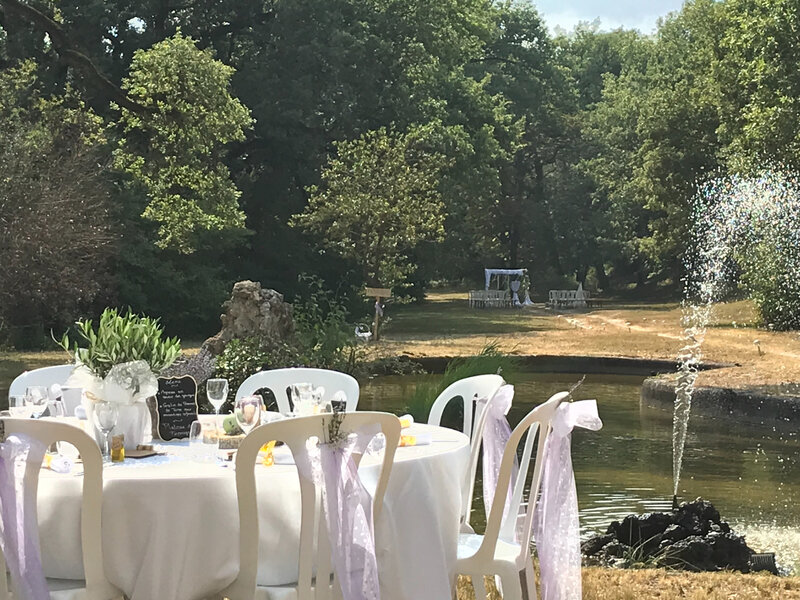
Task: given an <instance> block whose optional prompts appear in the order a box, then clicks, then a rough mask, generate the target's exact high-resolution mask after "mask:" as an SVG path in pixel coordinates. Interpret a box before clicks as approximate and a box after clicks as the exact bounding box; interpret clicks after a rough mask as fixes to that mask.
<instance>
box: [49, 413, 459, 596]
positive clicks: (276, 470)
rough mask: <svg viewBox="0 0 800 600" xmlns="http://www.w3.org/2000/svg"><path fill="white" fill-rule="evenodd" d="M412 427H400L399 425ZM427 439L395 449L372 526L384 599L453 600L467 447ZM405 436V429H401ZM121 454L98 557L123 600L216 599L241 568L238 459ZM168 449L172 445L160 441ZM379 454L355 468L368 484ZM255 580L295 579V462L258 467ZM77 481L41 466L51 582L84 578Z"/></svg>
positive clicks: (435, 430)
mask: <svg viewBox="0 0 800 600" xmlns="http://www.w3.org/2000/svg"><path fill="white" fill-rule="evenodd" d="M406 431H407V430H406ZM412 431H413V432H418V433H421V432H429V433H430V434H431V438H432V443H431V444H429V445H423V446H414V447H405V448H398V449H397V454H396V456H395V461H394V464H393V466H392V473H391V476H390V479H389V485H388V488H387V491H386V496H385V498H384V506H383V511H382V513H381V515H380V517H379V519H378V522H377V523H376V525H375V531H376V550H377V555H378V567H379V570H380V579H381V597H382V599H383V600H425V599H430V600H441V599H442V598H450V597H452V592H451V584H452V582H453V580H454V568H455V560H456V556H455V554H456V545H457V541H458V529H459V515H460V513H461V492H460V486H461V479H462V476H463V473H465V471H466V467H467V462H468V460H469V440H468V438H467V437H466V436H465V435H464V434H462V433H461V432H458V431H454V430H451V429H445V428H441V427H433V426H430V425H421V424H415V425H413V426H412ZM404 433H405V431H404ZM181 445H182V444H177V445H176V446H177V449H176V450H175V452H176V453H177V454H178V455H171V454H168V455H166V456H157V457H151V458H146V459H138V460H136V459H126V461H125V462H124V463H121V464H114V465H109V466H107V468H105V469H104V472H103V478H104V482H103V552H104V563H105V570H106V575H107V577H108V579H109V580H110V581H111V582H112V583H113V584H114V585H116V586H117V587H119V588H120V589H121V590H122V591H123V592H125V594H126V595H127V596H128V598H130V600H157V599H162V598H164V599H165V598H170V599H172V600H193V599H201V598H205V597H206V596H208V595H210V594H213V593H215V592H219V591H221V590H222V589H224V588H225V587H226V586H227V585H228V584H230V583H231V582H232V581H233V579H234V578H235V577H236V575H237V573H238V568H239V517H238V505H237V500H236V485H235V472H234V469H233V463H227V466H224V467H223V466H220V464H202V463H196V462H193V461H191V460H190V459H189V458H188V457H187V456H186V452H185V450H184V451H183V456H180V453H181V450H180V446H181ZM165 447H166V449H167V451H168V452H170V451H171V450H170V449H171V448H172V446H171V445H167V444H165ZM380 460H381V458H380V456H378V455H371V454H367V455H365V456H364V458H363V460H362V464H361V467H360V469H359V472H360V474H361V477H362V480H363V481H364V484H365V485H366V486H367V488H368V489H374V486H375V485H376V480H377V475H378V472H379V468H380ZM256 469H257V471H256V472H257V487H258V503H259V528H260V546H259V575H258V582H259V584H260V585H279V584H285V583H291V582H293V581H296V579H297V556H298V551H299V550H298V549H299V545H298V543H299V542H298V540H299V529H300V487H299V483H298V479H297V477H298V476H297V469H296V468H295V467H294V465H285V464H275V465H272V466H269V467H267V466H263V465H258V466H257V467H256ZM80 494H81V478H80V476H76V475H75V474H61V475H60V474H56V473H52V472H49V471H43V472H42V476H41V479H40V484H39V498H38V511H39V523H40V539H41V543H42V559H43V563H44V567H45V574H46V575H47V576H48V577H56V578H66V579H80V578H83V565H82V559H81V552H80V530H79V527H80Z"/></svg>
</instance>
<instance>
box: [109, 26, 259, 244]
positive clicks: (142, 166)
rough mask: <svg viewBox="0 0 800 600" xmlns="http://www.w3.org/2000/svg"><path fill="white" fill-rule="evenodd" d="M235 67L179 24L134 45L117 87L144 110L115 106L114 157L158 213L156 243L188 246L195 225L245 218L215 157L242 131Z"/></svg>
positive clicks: (224, 224) (224, 225)
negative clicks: (157, 38)
mask: <svg viewBox="0 0 800 600" xmlns="http://www.w3.org/2000/svg"><path fill="white" fill-rule="evenodd" d="M233 73H234V69H233V68H231V67H229V66H227V65H225V64H223V63H222V62H220V61H218V60H215V59H214V58H213V56H212V53H211V52H209V51H207V50H199V49H198V48H197V47H196V46H195V42H194V41H193V40H192V39H190V38H188V37H185V36H183V35H181V33H180V32H178V33H176V34H175V35H174V36H173V37H171V38H169V39H166V40H164V41H162V42H159V43H157V44H155V45H154V46H153V47H152V48H150V49H148V50H137V51H136V53H135V54H134V57H133V62H132V63H131V66H130V73H129V74H128V77H127V78H126V79H125V80H124V81H123V84H122V87H123V89H124V90H126V91H127V92H128V94H129V96H130V97H131V98H132V99H134V100H135V101H136V102H138V103H139V104H140V105H142V106H144V107H145V109H146V110H143V111H137V112H133V111H131V110H128V109H126V108H123V109H122V111H121V124H122V133H123V138H122V139H121V141H120V146H119V148H118V149H117V151H116V152H115V155H114V157H115V165H116V167H117V168H118V169H121V170H122V171H125V172H126V173H128V174H129V175H130V176H131V177H132V178H133V180H134V181H136V182H137V183H138V184H140V185H142V186H143V187H144V189H145V190H146V191H147V194H148V196H149V198H150V203H149V204H148V206H147V207H146V208H145V210H144V212H143V213H142V216H143V217H145V218H147V219H151V220H153V221H156V222H157V223H159V224H160V227H159V231H158V233H159V245H161V246H163V247H174V248H177V249H178V250H180V251H182V252H191V251H192V250H193V249H194V242H193V234H194V233H195V232H196V231H204V230H205V231H220V230H224V229H229V228H241V227H243V226H244V215H243V214H242V212H241V211H240V210H239V205H238V199H239V196H240V192H239V191H238V190H237V189H236V186H235V185H234V184H233V182H232V181H231V179H230V173H229V171H228V167H227V166H226V165H225V164H223V163H222V161H221V160H220V151H221V148H222V146H223V145H224V144H227V143H229V142H232V141H240V140H243V139H244V130H245V129H246V128H248V127H249V126H250V124H251V118H250V114H249V111H248V109H247V108H246V107H245V106H244V105H243V104H242V103H241V102H239V100H237V99H235V98H233V97H232V96H231V94H230V90H229V87H230V78H231V76H232V75H233Z"/></svg>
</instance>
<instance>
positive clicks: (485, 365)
mask: <svg viewBox="0 0 800 600" xmlns="http://www.w3.org/2000/svg"><path fill="white" fill-rule="evenodd" d="M518 370H519V362H518V360H517V359H516V358H515V357H513V356H510V355H508V354H505V353H503V352H502V351H501V350H500V349H499V347H498V345H497V343H496V342H491V343H488V344H486V345H485V346H484V347H483V348H482V349H481V351H480V353H479V354H477V355H475V356H469V357H466V358H454V359H453V360H451V361H450V362H449V363H448V364H447V367H446V368H445V370H444V375H442V378H441V379H440V380H439V381H438V382H436V383H433V382H429V381H425V382H421V383H419V384H418V385H417V387H416V388H415V389H414V393H413V394H412V396H411V398H409V400H408V404H407V405H406V411H407V412H408V413H409V414H411V415H413V417H414V419H415V420H418V421H425V420H426V419H427V418H428V414H429V413H430V412H431V406H433V403H434V401H435V400H436V398H437V396H438V395H439V394H441V393H442V392H443V391H444V390H445V389H446V388H447V386H449V385H450V384H452V383H455V382H456V381H458V380H459V379H464V378H465V377H472V376H474V375H490V374H494V373H496V374H498V375H502V376H503V378H504V379H505V380H506V381H511V380H513V378H514V374H515V373H516V372H517V371H518Z"/></svg>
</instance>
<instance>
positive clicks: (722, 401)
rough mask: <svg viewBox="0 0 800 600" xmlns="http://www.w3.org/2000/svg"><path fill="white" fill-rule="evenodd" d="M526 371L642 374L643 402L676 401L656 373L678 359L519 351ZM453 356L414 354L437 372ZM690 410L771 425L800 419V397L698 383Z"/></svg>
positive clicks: (670, 385)
mask: <svg viewBox="0 0 800 600" xmlns="http://www.w3.org/2000/svg"><path fill="white" fill-rule="evenodd" d="M516 357H517V358H518V359H519V360H520V363H521V366H522V368H523V369H524V370H526V371H528V372H533V373H542V372H553V373H573V374H584V373H586V374H613V375H641V376H645V377H647V379H645V380H644V382H643V383H642V391H641V402H642V404H643V405H644V406H648V407H651V408H658V409H671V408H672V406H673V404H674V403H675V380H674V379H667V378H664V377H653V376H654V375H663V374H667V373H675V372H676V371H677V368H678V364H677V362H675V361H671V360H663V359H644V358H628V357H615V356H558V355H549V354H532V355H521V356H520V355H517V356H516ZM453 358H456V357H452V356H434V357H424V358H413V359H411V360H414V361H415V362H417V363H419V364H421V365H422V367H423V368H424V369H425V370H427V371H429V372H433V373H442V372H444V369H445V367H446V366H447V363H448V362H450V361H451V360H452V359H453ZM729 366H733V365H728V364H719V363H704V364H703V365H702V366H701V367H700V369H701V370H708V369H718V368H722V367H729ZM692 413H693V414H698V415H704V416H708V417H725V418H731V417H733V418H736V419H741V420H742V421H744V422H747V423H758V424H763V423H769V424H773V425H780V424H784V425H786V424H788V425H791V424H793V423H797V422H800V397H793V396H776V395H773V394H767V393H764V392H759V391H758V390H752V389H750V390H748V389H732V388H723V387H699V388H697V389H696V390H695V391H694V396H693V398H692Z"/></svg>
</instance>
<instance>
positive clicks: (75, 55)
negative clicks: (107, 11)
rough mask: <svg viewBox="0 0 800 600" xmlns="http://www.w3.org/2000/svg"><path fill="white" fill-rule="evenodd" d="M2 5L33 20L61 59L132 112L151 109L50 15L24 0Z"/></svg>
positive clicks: (1, 2)
mask: <svg viewBox="0 0 800 600" xmlns="http://www.w3.org/2000/svg"><path fill="white" fill-rule="evenodd" d="M0 8H4V9H5V10H6V11H7V12H8V13H14V14H16V15H17V16H18V17H20V18H21V19H23V20H25V21H29V22H31V23H33V25H34V26H35V27H37V28H38V29H41V30H42V31H45V32H46V33H47V35H48V36H49V37H50V42H51V43H52V44H53V48H54V49H55V51H56V52H57V53H58V55H59V57H60V58H61V60H62V61H63V62H64V63H66V64H67V65H69V66H71V67H74V68H75V69H77V70H78V71H80V72H81V73H82V74H83V76H84V78H85V80H86V81H87V83H89V84H90V85H92V86H93V87H94V88H96V89H98V90H100V91H102V92H103V93H104V94H106V95H107V96H109V97H110V98H111V99H112V100H113V101H114V102H116V103H117V104H119V105H120V106H122V107H123V108H127V109H128V110H130V111H132V112H137V113H142V112H147V111H148V110H149V109H148V108H147V107H145V106H142V105H141V104H138V103H137V102H134V101H133V100H131V99H130V98H129V97H128V95H127V94H126V93H125V92H124V91H123V90H122V88H120V87H119V86H118V85H116V84H114V83H113V82H112V81H111V80H110V79H109V78H108V77H106V76H105V75H103V74H102V73H101V72H100V71H99V70H98V69H97V66H95V64H94V63H93V62H92V59H90V58H89V57H88V56H87V55H86V54H85V53H83V52H81V51H80V49H79V48H78V46H77V45H76V44H74V43H72V41H71V40H70V39H69V36H68V35H67V33H66V31H64V28H63V27H62V26H61V25H60V24H59V23H58V22H56V21H55V20H53V19H52V18H51V17H50V16H48V15H46V14H45V13H43V12H42V11H40V10H38V9H37V8H35V7H33V6H31V5H30V4H27V3H25V2H22V1H21V0H0Z"/></svg>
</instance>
